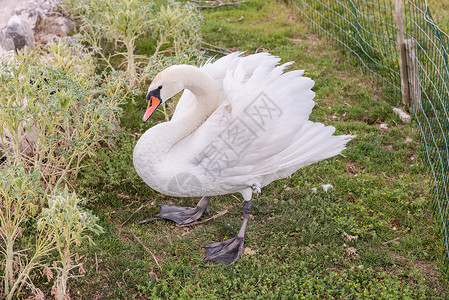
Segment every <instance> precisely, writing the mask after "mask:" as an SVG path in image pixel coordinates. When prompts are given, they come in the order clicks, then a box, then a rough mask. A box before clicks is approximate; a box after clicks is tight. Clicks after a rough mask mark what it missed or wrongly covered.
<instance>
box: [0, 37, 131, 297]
mask: <svg viewBox="0 0 449 300" xmlns="http://www.w3.org/2000/svg"><path fill="white" fill-rule="evenodd" d="M70 43H71V42H69V41H64V40H61V41H60V42H59V44H50V45H49V46H48V47H47V48H46V49H44V48H39V47H37V48H36V49H35V50H28V49H25V50H24V51H23V52H20V53H18V54H17V55H16V56H15V58H14V59H12V60H10V61H8V62H3V63H1V64H0V158H1V160H0V205H1V206H0V237H1V242H0V245H1V247H2V252H1V255H2V270H1V271H2V272H1V273H2V274H1V275H3V276H2V278H3V284H2V286H3V290H2V291H0V295H1V296H4V297H5V298H7V299H11V298H13V297H18V295H20V293H21V291H22V290H23V287H25V286H26V287H27V288H29V289H30V290H31V291H32V292H33V293H34V294H35V295H36V296H40V297H43V293H42V292H41V291H40V289H39V288H37V287H35V285H34V283H33V280H32V278H34V277H36V274H35V275H34V277H33V275H32V274H33V271H34V270H36V269H38V268H39V269H42V268H44V274H46V275H47V277H48V278H49V279H51V278H53V273H52V272H53V270H54V271H56V277H55V278H54V289H53V290H54V294H55V296H56V297H57V298H58V299H63V298H64V297H65V296H66V295H67V281H68V279H69V278H70V271H71V270H73V269H74V268H80V269H81V270H80V271H82V265H80V264H79V262H78V261H77V259H75V263H73V258H74V257H73V254H74V247H75V246H76V245H79V243H80V242H81V241H82V240H85V239H87V240H90V238H89V236H88V235H87V233H88V232H94V233H100V232H101V228H100V227H99V226H98V225H96V221H97V219H96V217H94V216H93V215H92V214H90V213H88V212H86V211H84V210H83V209H82V208H81V207H80V206H79V203H80V200H79V199H78V197H77V196H76V195H75V194H74V193H69V190H68V188H67V184H70V179H71V178H73V175H75V174H76V173H77V172H78V170H79V166H80V163H81V160H82V159H83V158H85V157H86V156H93V155H94V153H95V151H96V148H97V147H98V146H99V144H100V142H108V140H109V139H108V138H109V137H111V136H112V135H114V133H115V132H117V130H118V116H119V114H120V112H121V109H120V107H119V106H120V104H122V103H124V99H125V97H126V94H127V91H126V89H125V88H124V87H125V86H126V85H127V82H126V81H125V80H124V79H123V77H122V75H121V73H119V72H112V73H110V74H106V73H103V74H101V75H98V74H96V73H95V60H94V59H93V57H92V56H91V55H90V54H89V53H88V52H87V51H86V50H85V49H84V47H82V46H81V45H80V44H78V43H76V42H72V44H70ZM63 185H66V187H65V189H64V190H63V191H62V192H61V186H63ZM46 261H53V264H52V265H46V264H45V262H46Z"/></svg>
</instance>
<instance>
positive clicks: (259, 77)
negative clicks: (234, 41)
mask: <svg viewBox="0 0 449 300" xmlns="http://www.w3.org/2000/svg"><path fill="white" fill-rule="evenodd" d="M279 61H280V59H279V58H278V57H275V56H272V55H270V54H268V53H259V54H253V55H249V56H243V55H242V53H239V52H236V53H233V54H230V55H227V56H225V57H223V58H221V59H218V60H217V61H215V62H210V61H209V62H208V63H206V64H205V65H203V66H202V67H200V68H197V67H193V66H187V65H179V66H172V67H169V68H167V69H166V70H164V71H162V72H161V73H160V74H159V75H157V76H156V77H155V79H154V80H153V82H152V83H151V85H150V87H149V89H148V96H147V98H148V99H149V100H150V104H149V108H148V109H149V110H150V105H151V104H152V105H153V107H152V108H151V111H154V109H155V107H154V103H152V99H154V100H155V101H156V102H157V99H160V101H161V102H163V101H166V100H168V99H169V98H171V97H172V96H173V95H175V94H176V93H178V92H180V91H181V90H185V91H184V93H183V95H182V96H181V98H180V99H179V102H178V104H177V106H176V110H175V112H174V114H173V117H172V119H171V120H170V121H169V122H165V123H161V124H158V125H156V126H154V127H152V128H150V129H149V130H148V131H147V132H145V133H144V134H143V135H142V137H141V138H140V139H139V141H138V143H137V145H136V147H135V149H134V155H133V161H134V166H135V169H136V171H137V173H138V174H139V176H140V177H141V178H142V179H143V180H144V181H145V182H146V183H147V184H148V185H149V186H150V187H152V188H153V189H155V190H157V191H159V192H161V193H164V194H167V195H171V196H178V197H188V196H203V197H207V203H205V206H206V207H207V204H208V202H209V200H208V199H209V197H210V196H216V195H223V194H229V193H235V192H240V193H241V194H242V195H243V198H244V199H245V203H246V202H248V207H249V201H250V200H251V195H252V192H253V191H254V190H256V191H259V192H260V188H262V187H264V186H266V185H268V184H269V183H270V182H272V181H274V180H277V179H281V178H285V177H287V176H289V175H291V174H292V173H293V172H295V171H297V170H298V169H300V168H302V167H304V166H307V165H310V164H312V163H314V162H317V161H320V160H323V159H326V158H329V157H332V156H334V155H337V154H339V153H341V151H343V150H344V149H345V145H346V143H347V142H348V141H349V140H350V139H351V138H352V136H349V135H342V136H333V135H332V134H333V132H334V131H335V128H334V127H332V126H324V125H323V124H321V123H316V122H312V121H310V120H309V115H310V113H311V112H312V108H313V107H314V105H315V103H314V101H313V98H314V96H315V94H314V92H312V90H311V88H312V87H313V85H314V82H313V80H311V79H310V78H307V77H303V73H304V72H303V71H298V70H296V71H289V72H284V70H285V68H286V67H287V66H289V65H290V64H291V63H287V64H283V65H278V63H279ZM153 96H156V98H157V99H156V98H152V97H153ZM158 103H159V102H158ZM149 114H151V112H150V113H148V112H147V114H146V118H148V116H149ZM202 202H203V201H201V202H200V203H202ZM203 204H204V203H203ZM199 206H201V205H199ZM202 206H203V207H202V209H201V210H202V211H200V212H198V211H195V212H194V213H190V214H189V216H190V217H191V216H192V215H195V216H194V217H191V218H188V219H187V220H177V219H176V218H171V217H167V219H171V220H174V221H176V222H178V223H185V222H191V221H194V220H196V219H198V218H199V217H200V216H201V214H202V212H203V211H204V209H203V208H204V205H202ZM172 208H174V211H173V209H169V207H168V206H166V207H165V209H166V210H167V214H168V215H172V214H178V213H179V212H180V211H181V210H182V208H178V207H172ZM248 210H249V209H247V211H248ZM182 213H184V212H181V214H182ZM161 214H162V215H161ZM161 214H160V215H161V217H165V216H164V214H163V213H162V209H161ZM248 214H249V212H248ZM246 219H247V218H245V221H244V226H242V230H241V232H240V233H239V235H241V238H242V239H241V243H239V244H238V245H237V248H235V247H234V248H232V249H228V248H229V247H228V246H229V245H223V243H221V245H218V246H217V245H214V244H211V245H214V247H215V248H210V247H209V248H208V246H206V250H207V252H208V253H207V255H206V260H215V261H222V262H224V263H230V262H233V261H235V260H237V259H238V258H239V257H240V256H241V252H242V251H243V250H242V249H243V236H242V235H244V231H245V228H244V227H246V221H247V220H246ZM242 231H243V233H242ZM234 246H235V245H234ZM217 247H218V248H217ZM211 249H212V250H211ZM236 249H237V250H236ZM218 252H223V253H221V254H220V253H219V254H217V253H218ZM231 252H236V253H233V254H232V255H231V257H230V253H231Z"/></svg>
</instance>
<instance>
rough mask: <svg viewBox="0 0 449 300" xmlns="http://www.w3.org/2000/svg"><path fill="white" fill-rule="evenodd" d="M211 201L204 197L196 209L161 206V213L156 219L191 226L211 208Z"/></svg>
mask: <svg viewBox="0 0 449 300" xmlns="http://www.w3.org/2000/svg"><path fill="white" fill-rule="evenodd" d="M209 201H210V197H203V198H201V200H200V202H198V205H197V206H196V207H195V208H192V207H181V206H174V205H161V211H160V212H159V214H157V215H156V217H158V218H162V219H167V220H171V221H173V222H176V223H177V224H180V225H185V224H189V223H192V222H195V221H196V220H198V219H199V218H201V216H202V215H203V213H204V212H205V211H206V210H207V207H208V206H209Z"/></svg>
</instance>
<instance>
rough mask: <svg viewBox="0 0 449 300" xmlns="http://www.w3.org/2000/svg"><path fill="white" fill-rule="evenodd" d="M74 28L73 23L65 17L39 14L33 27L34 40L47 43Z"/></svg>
mask: <svg viewBox="0 0 449 300" xmlns="http://www.w3.org/2000/svg"><path fill="white" fill-rule="evenodd" d="M73 29H75V23H74V22H73V21H72V20H70V19H69V18H66V17H59V16H57V17H56V16H48V15H40V16H39V17H38V19H37V21H36V26H35V29H34V32H35V38H36V41H38V42H40V43H42V44H47V43H48V42H51V41H57V40H58V39H59V37H65V36H67V35H68V34H69V32H70V31H72V30H73Z"/></svg>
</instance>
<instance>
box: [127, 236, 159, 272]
mask: <svg viewBox="0 0 449 300" xmlns="http://www.w3.org/2000/svg"><path fill="white" fill-rule="evenodd" d="M129 232H130V233H131V234H132V235H133V237H134V238H135V239H136V240H137V241H138V242H139V244H140V245H142V247H143V249H145V251H147V252H148V253H150V254H151V256H153V259H154V261H155V262H156V265H157V266H158V267H159V269H160V270H161V271H162V268H161V266H160V265H159V262H158V261H157V258H156V256H155V255H154V254H153V252H151V250H150V249H148V248H147V247H146V246H145V245H144V244H143V243H142V241H141V240H140V239H139V238H138V237H137V235H135V234H134V232H133V231H132V230H130V231H129Z"/></svg>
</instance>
